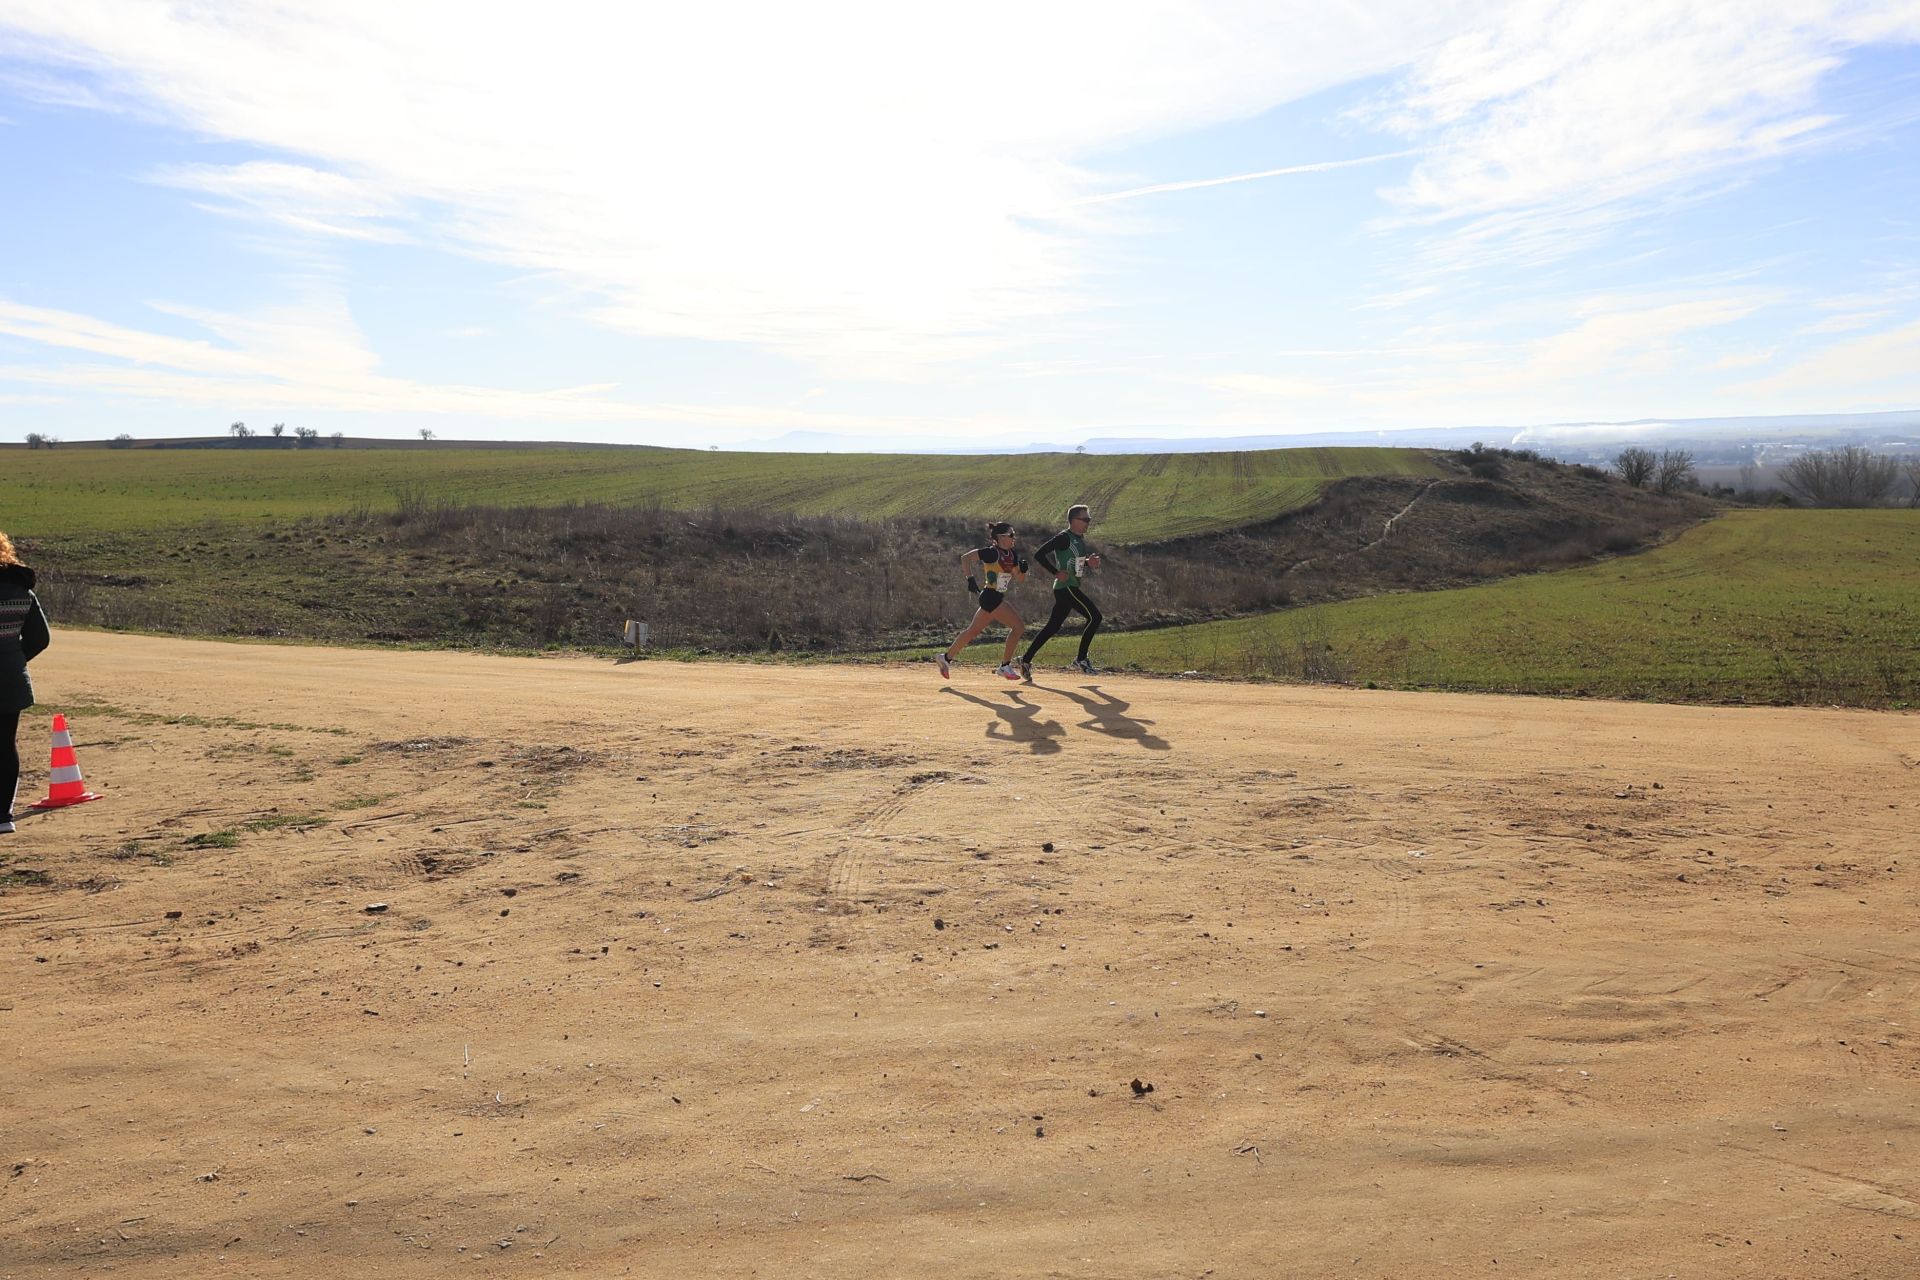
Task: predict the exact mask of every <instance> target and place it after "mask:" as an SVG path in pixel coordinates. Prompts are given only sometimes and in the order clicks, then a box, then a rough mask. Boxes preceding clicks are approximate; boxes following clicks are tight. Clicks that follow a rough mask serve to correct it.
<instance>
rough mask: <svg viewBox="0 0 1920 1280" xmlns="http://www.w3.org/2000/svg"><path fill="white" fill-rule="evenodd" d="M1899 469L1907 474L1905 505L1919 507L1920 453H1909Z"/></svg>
mask: <svg viewBox="0 0 1920 1280" xmlns="http://www.w3.org/2000/svg"><path fill="white" fill-rule="evenodd" d="M1900 469H1901V470H1902V471H1904V472H1906V474H1907V490H1908V492H1907V505H1908V506H1910V507H1920V453H1910V454H1908V455H1907V459H1906V461H1905V462H1902V463H1901V464H1900Z"/></svg>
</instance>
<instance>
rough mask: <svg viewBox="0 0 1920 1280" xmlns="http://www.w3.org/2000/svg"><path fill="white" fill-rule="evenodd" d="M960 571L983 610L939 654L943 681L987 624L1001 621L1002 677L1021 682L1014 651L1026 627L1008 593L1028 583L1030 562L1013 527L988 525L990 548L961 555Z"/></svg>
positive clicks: (978, 611)
mask: <svg viewBox="0 0 1920 1280" xmlns="http://www.w3.org/2000/svg"><path fill="white" fill-rule="evenodd" d="M960 568H961V570H962V571H963V572H965V573H966V575H967V590H968V591H970V592H974V593H976V594H977V595H978V596H979V597H980V607H979V608H978V609H976V610H974V614H973V621H972V622H969V623H968V624H967V629H966V630H965V631H962V632H961V633H960V638H959V639H958V640H955V641H954V642H953V645H952V646H951V647H950V648H949V649H948V650H947V651H946V652H945V653H943V654H941V655H940V659H939V661H940V678H941V679H942V680H945V679H947V678H948V675H949V673H950V672H951V671H952V670H953V660H954V659H955V658H957V657H959V656H960V651H961V650H962V649H964V648H966V647H967V646H968V645H969V644H972V643H973V638H974V637H975V636H977V635H979V634H980V633H981V632H982V631H985V630H986V629H987V624H988V623H991V622H1000V623H1005V624H1006V628H1007V651H1006V653H1005V654H1004V655H1002V657H1001V659H1000V674H1001V675H1003V676H1005V677H1006V678H1007V679H1009V680H1018V679H1019V678H1020V673H1019V672H1018V671H1016V670H1015V669H1014V666H1013V650H1014V647H1015V646H1016V645H1018V644H1019V643H1020V635H1021V633H1022V632H1024V631H1025V630H1026V629H1027V624H1026V623H1024V622H1022V621H1020V615H1019V614H1017V613H1015V612H1014V611H1013V606H1012V605H1010V604H1008V603H1007V593H1008V592H1010V591H1012V590H1013V584H1014V583H1016V582H1025V581H1026V580H1027V562H1026V559H1025V558H1024V557H1023V556H1021V554H1020V551H1019V549H1018V548H1017V547H1015V546H1014V545H1013V526H1012V525H1010V524H1008V523H1007V522H1006V521H1004V520H998V521H995V522H994V523H993V524H990V525H988V526H987V545H986V546H984V547H976V548H974V549H973V550H972V551H969V552H967V554H965V555H963V556H961V557H960ZM976 570H977V571H978V572H980V573H983V574H985V575H986V582H985V583H984V584H982V583H981V581H980V579H979V578H976V577H975V576H974V574H975V572H976Z"/></svg>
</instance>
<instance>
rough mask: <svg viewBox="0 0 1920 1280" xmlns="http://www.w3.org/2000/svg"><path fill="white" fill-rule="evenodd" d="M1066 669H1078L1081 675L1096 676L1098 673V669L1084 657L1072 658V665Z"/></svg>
mask: <svg viewBox="0 0 1920 1280" xmlns="http://www.w3.org/2000/svg"><path fill="white" fill-rule="evenodd" d="M1068 670H1071V671H1078V672H1079V673H1080V674H1081V675H1083V676H1097V675H1099V674H1100V672H1099V669H1098V668H1096V667H1095V666H1094V665H1093V663H1091V662H1089V661H1088V660H1087V659H1085V658H1075V659H1074V660H1073V666H1072V667H1070V668H1068Z"/></svg>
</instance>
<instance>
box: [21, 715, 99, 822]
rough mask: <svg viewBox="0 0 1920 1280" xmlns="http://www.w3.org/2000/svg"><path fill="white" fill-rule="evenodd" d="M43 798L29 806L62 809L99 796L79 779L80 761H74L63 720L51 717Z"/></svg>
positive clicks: (69, 735) (71, 744)
mask: <svg viewBox="0 0 1920 1280" xmlns="http://www.w3.org/2000/svg"><path fill="white" fill-rule="evenodd" d="M47 782H48V786H47V798H46V799H45V800H41V801H39V802H38V803H36V804H33V805H31V806H29V807H30V808H34V809H64V808H66V807H67V806H68V805H70V804H85V803H86V802H87V801H89V800H98V799H99V798H100V797H99V796H97V795H95V794H94V793H93V792H91V791H89V790H87V784H86V782H85V781H84V780H83V779H82V778H81V777H80V762H79V761H78V760H77V759H75V758H74V754H73V735H72V734H71V733H68V732H67V718H66V717H65V716H61V715H56V716H55V717H54V718H53V763H52V764H51V765H50V766H48V777H47Z"/></svg>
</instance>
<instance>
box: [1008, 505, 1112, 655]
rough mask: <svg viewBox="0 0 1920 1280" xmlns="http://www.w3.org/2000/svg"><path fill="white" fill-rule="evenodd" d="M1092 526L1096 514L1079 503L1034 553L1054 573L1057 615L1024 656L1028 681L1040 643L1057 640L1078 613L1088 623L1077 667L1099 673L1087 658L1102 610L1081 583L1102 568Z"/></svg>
mask: <svg viewBox="0 0 1920 1280" xmlns="http://www.w3.org/2000/svg"><path fill="white" fill-rule="evenodd" d="M1092 526H1093V513H1092V512H1091V511H1089V510H1088V509H1087V508H1086V507H1085V506H1084V505H1081V504H1078V503H1076V504H1075V505H1073V506H1071V507H1068V508H1067V527H1066V528H1065V529H1063V530H1061V531H1060V532H1059V533H1056V534H1054V535H1053V536H1052V537H1051V538H1048V539H1047V540H1046V541H1045V542H1043V543H1041V544H1040V549H1039V550H1037V551H1035V552H1034V553H1033V559H1034V561H1035V562H1036V563H1037V564H1039V566H1040V567H1041V568H1042V569H1045V570H1046V571H1047V572H1048V573H1051V574H1052V575H1053V616H1052V617H1050V618H1048V619H1047V625H1046V626H1044V627H1042V628H1040V634H1039V635H1037V636H1035V637H1034V638H1033V643H1031V644H1029V645H1028V646H1027V652H1026V655H1025V656H1024V657H1022V658H1021V659H1020V675H1021V678H1022V679H1024V680H1026V681H1027V682H1028V683H1032V681H1033V657H1034V655H1035V654H1037V653H1039V652H1040V646H1042V645H1044V644H1045V643H1046V642H1047V641H1049V640H1051V639H1053V633H1054V632H1056V631H1058V630H1059V629H1060V624H1061V623H1063V622H1065V621H1066V620H1067V617H1068V615H1070V614H1075V613H1081V614H1085V615H1086V619H1087V625H1086V628H1085V629H1084V630H1083V631H1081V632H1080V656H1079V657H1078V658H1075V659H1074V660H1073V670H1075V671H1078V672H1080V673H1081V674H1082V675H1089V676H1090V675H1095V674H1098V673H1097V672H1095V670H1094V667H1093V663H1092V661H1091V660H1090V659H1089V658H1088V657H1087V646H1088V645H1090V644H1092V643H1093V635H1094V633H1095V632H1096V631H1098V630H1100V610H1099V609H1098V608H1097V607H1096V606H1095V605H1094V603H1093V601H1091V600H1089V599H1088V598H1087V593H1086V592H1085V591H1084V590H1082V589H1081V586H1080V578H1081V575H1082V574H1084V573H1085V572H1086V571H1087V570H1089V569H1098V568H1099V567H1100V557H1099V556H1098V555H1097V554H1095V553H1094V552H1093V551H1092V550H1090V549H1089V548H1088V546H1087V530H1088V529H1089V528H1091V527H1092Z"/></svg>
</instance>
